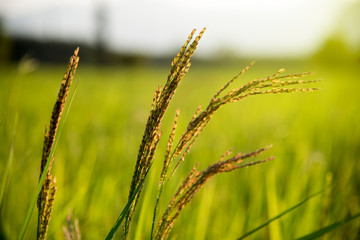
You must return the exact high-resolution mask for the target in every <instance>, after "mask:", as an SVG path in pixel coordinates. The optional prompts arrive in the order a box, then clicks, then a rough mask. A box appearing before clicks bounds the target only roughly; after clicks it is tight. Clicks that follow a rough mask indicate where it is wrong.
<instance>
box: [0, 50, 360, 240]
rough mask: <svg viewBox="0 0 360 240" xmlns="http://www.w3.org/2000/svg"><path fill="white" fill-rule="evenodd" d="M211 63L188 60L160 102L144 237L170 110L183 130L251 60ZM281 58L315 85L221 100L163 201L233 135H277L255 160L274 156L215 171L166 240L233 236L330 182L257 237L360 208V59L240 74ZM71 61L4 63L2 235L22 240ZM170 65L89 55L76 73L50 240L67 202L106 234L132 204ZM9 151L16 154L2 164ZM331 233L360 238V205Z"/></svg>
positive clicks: (142, 213)
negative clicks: (119, 62) (151, 116)
mask: <svg viewBox="0 0 360 240" xmlns="http://www.w3.org/2000/svg"><path fill="white" fill-rule="evenodd" d="M80 56H81V53H80ZM169 64H170V63H169ZM209 64H210V65H209V66H206V64H200V65H198V66H197V64H196V62H195V63H193V66H192V68H191V69H190V71H189V73H188V75H187V76H186V77H185V78H184V80H183V82H182V83H181V85H180V87H179V89H178V91H177V92H176V94H175V97H174V100H173V102H172V103H171V104H170V107H169V110H168V112H167V114H166V115H165V119H164V122H163V125H162V132H163V136H164V138H163V139H162V140H161V141H160V143H159V144H160V147H159V148H158V151H157V153H156V157H155V162H154V165H153V167H152V168H151V172H150V173H149V176H148V179H147V182H146V183H145V188H144V190H143V192H142V197H141V199H140V201H141V202H140V203H141V204H139V205H138V208H137V211H136V214H135V219H134V222H133V224H132V228H131V235H130V239H149V234H150V230H151V222H152V213H153V206H154V202H155V198H156V191H157V185H158V179H159V174H160V171H161V164H162V161H163V156H164V153H165V148H166V140H167V136H168V135H169V133H170V130H171V126H172V121H173V117H174V115H175V111H176V109H177V108H179V109H180V112H181V113H180V118H179V126H178V130H177V134H176V138H179V137H180V135H181V133H182V132H183V131H184V128H185V127H186V125H187V123H188V122H189V121H190V119H191V117H192V115H193V113H194V111H195V110H196V108H197V107H198V105H200V104H202V105H203V106H204V107H205V106H206V105H207V104H208V102H209V100H210V98H211V97H212V96H213V95H214V94H215V93H216V92H217V90H218V89H219V88H220V87H221V86H222V85H223V84H224V83H226V82H227V81H229V80H230V79H231V78H232V77H233V76H234V75H236V74H237V73H238V72H239V71H240V70H241V69H242V68H243V67H244V66H245V65H246V63H244V62H239V63H238V64H230V65H226V66H225V64H224V65H222V66H216V65H214V64H211V63H209ZM282 67H285V68H286V69H287V73H298V72H304V71H316V74H315V75H313V76H311V77H308V78H309V79H311V78H313V79H317V78H321V79H323V81H321V82H319V83H316V84H313V85H312V86H315V87H320V88H321V90H320V91H316V92H305V93H293V94H282V95H262V96H252V97H249V98H247V99H245V100H243V101H242V102H238V103H234V104H229V105H227V106H225V107H224V108H222V109H221V110H220V111H218V112H217V113H216V115H215V116H214V118H213V119H212V120H211V122H210V123H209V125H208V126H207V128H206V129H205V130H204V132H203V134H202V135H201V136H200V137H199V139H198V141H197V142H196V144H195V145H194V147H193V149H192V151H191V152H190V154H189V155H188V157H187V159H185V161H184V163H183V164H182V165H181V166H180V168H179V169H178V171H177V172H176V175H175V176H174V178H173V179H172V181H171V182H170V184H169V185H168V186H167V188H166V189H165V194H164V196H163V198H162V200H161V202H160V213H162V212H163V211H164V209H165V207H166V205H167V203H168V201H169V200H170V197H171V196H172V195H173V193H174V191H175V190H176V189H177V186H178V185H179V184H180V182H181V181H182V179H183V178H184V177H185V176H186V175H187V173H188V172H189V170H190V169H191V168H192V167H193V166H194V165H195V163H197V162H200V165H199V169H201V170H202V169H204V168H206V167H207V166H208V165H209V164H210V163H212V162H215V161H217V160H218V159H219V158H220V156H221V155H222V154H223V153H224V152H226V151H227V150H228V149H230V148H232V147H234V148H235V152H239V151H240V152H244V153H246V152H249V151H253V150H256V149H258V148H261V147H264V146H268V145H270V144H273V148H272V149H271V150H270V151H268V152H266V153H265V154H264V155H262V156H259V157H258V159H259V160H260V159H264V158H267V157H269V156H275V157H276V158H275V159H274V160H272V161H270V162H268V163H265V164H261V165H256V166H253V167H250V168H245V169H239V170H237V171H234V172H231V173H228V174H222V175H218V176H215V177H214V178H213V179H211V181H209V182H208V183H207V184H206V185H205V187H204V188H203V189H202V190H201V191H200V192H199V194H198V195H197V196H196V197H195V199H194V200H193V201H192V202H191V203H190V204H189V205H188V206H187V207H186V208H185V209H184V211H183V212H182V213H181V215H180V217H179V219H178V220H177V222H176V223H175V227H174V229H173V231H172V235H171V238H172V239H175V238H176V239H197V240H200V239H236V238H238V237H240V236H241V235H243V234H244V233H245V232H247V231H249V230H251V229H253V228H255V227H257V226H258V225H260V224H262V223H264V222H265V221H266V220H268V219H270V218H271V217H274V216H276V215H277V214H279V213H280V212H282V211H284V210H286V209H288V208H290V207H292V206H293V205H295V204H297V203H299V202H300V201H302V200H303V199H305V198H306V197H307V196H309V195H311V194H313V193H316V192H318V191H320V190H323V189H326V190H325V191H324V192H323V193H322V194H320V195H318V196H317V197H315V198H313V199H311V200H309V201H308V202H306V203H305V204H304V205H302V206H300V207H299V208H297V209H296V210H294V211H292V212H290V213H288V214H287V215H285V216H283V217H282V218H280V219H279V220H277V221H274V222H273V223H271V224H270V225H269V226H268V227H265V228H263V229H261V230H259V231H258V232H256V233H255V234H254V235H252V236H251V237H249V239H294V238H298V237H302V236H304V235H306V234H308V233H311V232H314V231H316V230H318V229H322V228H324V227H326V226H328V225H331V224H332V223H335V222H338V221H341V220H343V219H346V218H348V217H350V216H352V215H355V214H358V213H359V212H360V124H359V123H360V112H359V110H360V108H359V106H360V94H359V89H360V82H359V80H360V64H359V63H356V62H355V63H348V64H333V65H327V64H315V63H311V62H308V63H298V64H294V63H286V62H284V63H278V62H276V63H272V64H269V63H268V62H261V61H260V62H259V63H258V64H255V66H254V67H253V68H252V69H251V70H250V71H249V72H247V73H246V74H245V75H244V76H243V77H242V78H241V79H239V80H238V81H237V82H235V83H234V85H236V86H240V85H242V84H243V83H245V82H247V81H250V80H252V79H253V78H255V77H266V76H268V75H270V74H273V73H274V72H276V71H277V70H278V69H279V68H282ZM65 70H66V63H64V65H63V66H45V65H40V66H39V67H38V68H37V69H36V70H35V71H32V72H30V73H27V74H19V73H18V71H17V69H16V68H15V67H9V68H5V67H1V68H0V74H1V75H0V76H1V77H0V122H1V126H0V142H1V146H0V176H7V177H8V178H7V181H6V185H5V186H6V188H5V191H4V199H3V203H2V206H1V218H0V230H1V232H0V234H1V235H0V239H2V238H4V239H15V238H16V237H17V235H18V232H19V230H20V228H21V225H22V223H23V221H24V218H25V214H26V211H27V208H28V206H29V203H30V201H31V198H32V196H33V194H34V192H35V188H36V185H37V182H38V179H39V171H40V169H39V168H40V160H41V152H42V144H43V135H44V129H45V126H46V125H48V124H49V118H50V115H51V111H52V107H53V104H54V102H55V99H56V95H57V91H58V88H59V86H60V82H61V79H62V76H63V74H64V72H65ZM168 71H169V68H167V67H158V66H155V67H149V66H147V67H146V66H144V67H142V66H138V67H124V66H121V67H98V68H97V67H93V66H83V65H82V64H81V60H80V64H79V68H78V71H77V73H76V75H75V79H74V80H75V81H74V82H75V83H76V82H79V84H78V88H77V92H76V95H75V97H74V101H73V104H72V106H71V109H70V112H69V115H68V117H67V119H66V122H65V125H64V129H63V131H62V133H61V137H60V141H59V144H58V147H57V149H56V152H55V160H54V166H53V169H52V173H53V175H55V176H56V178H57V184H58V191H57V195H56V199H55V205H54V210H53V215H52V219H51V223H50V228H49V233H48V239H64V237H63V233H62V226H63V225H65V224H66V221H65V217H66V215H67V214H68V210H69V209H71V210H72V212H73V215H74V217H76V218H78V219H79V222H80V228H81V232H82V237H83V239H104V238H105V236H106V235H107V233H108V232H109V230H110V228H111V227H112V225H113V223H114V221H115V220H116V218H117V217H118V216H119V214H120V212H121V210H122V208H123V207H124V205H125V204H126V201H127V196H128V191H129V185H130V181H131V177H132V174H133V170H134V165H135V161H136V157H137V152H138V147H139V145H140V142H141V138H142V134H143V131H144V128H145V124H146V120H147V116H148V113H149V111H150V105H151V102H152V97H153V93H154V91H155V90H156V88H157V86H158V85H162V84H164V83H165V81H166V77H167V74H168ZM74 87H75V84H74V85H73V86H72V91H73V90H74ZM15 116H17V124H15V123H16V121H15ZM14 130H16V133H15V138H14V139H15V141H14V147H13V148H12V146H11V142H12V136H13V131H14ZM12 150H13V153H14V155H13V160H12V162H11V165H10V168H9V172H8V174H6V175H5V172H6V169H7V168H6V166H7V163H8V159H9V154H10V152H11V151H12ZM2 179H3V177H1V180H2ZM2 187H3V186H2ZM36 216H37V212H36V211H34V213H33V215H32V218H31V222H30V225H29V228H28V230H27V233H26V236H25V239H34V238H35V236H36V224H37V217H36ZM119 232H121V230H120V231H119ZM325 237H326V238H324V239H358V238H359V237H360V220H359V218H357V219H355V220H353V221H350V222H348V223H346V224H343V225H341V226H340V227H338V228H336V229H334V230H333V231H331V232H329V233H328V234H327V235H325Z"/></svg>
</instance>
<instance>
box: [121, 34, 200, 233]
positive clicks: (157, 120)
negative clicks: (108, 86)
mask: <svg viewBox="0 0 360 240" xmlns="http://www.w3.org/2000/svg"><path fill="white" fill-rule="evenodd" d="M204 31H205V28H204V29H203V30H202V31H201V32H200V33H199V35H198V36H197V37H196V38H195V39H194V40H193V41H192V43H190V41H191V39H192V38H193V36H194V34H195V29H194V30H193V31H192V32H191V34H190V35H189V37H188V39H187V40H186V42H185V43H184V45H183V46H182V48H181V49H180V52H179V53H178V54H177V55H176V57H175V58H174V60H173V61H172V63H171V70H170V73H169V75H168V78H167V82H166V84H165V85H164V87H163V88H161V87H159V88H158V89H157V90H156V92H155V96H154V99H153V103H152V106H151V111H150V115H149V117H148V121H147V124H146V127H145V132H144V135H143V139H142V142H141V145H140V148H139V153H138V157H137V161H136V165H135V171H134V174H133V177H132V181H131V186H130V191H129V198H130V197H131V196H132V195H133V193H134V191H135V189H136V188H137V187H138V186H139V185H140V183H141V181H142V180H143V179H144V178H145V173H146V172H147V171H148V169H149V166H150V165H151V163H152V162H153V159H154V154H155V151H156V148H157V145H158V142H159V139H160V136H161V132H160V126H161V121H162V119H163V117H164V114H165V112H166V110H167V108H168V106H169V103H170V101H171V99H172V97H173V95H174V94H175V91H176V89H177V87H178V86H179V84H180V82H181V80H182V79H183V77H184V76H185V74H186V73H187V72H188V71H189V68H190V65H191V64H190V59H191V57H192V56H193V54H194V51H195V49H196V47H197V45H198V42H199V40H200V38H201V37H202V35H203V33H204ZM140 194H141V187H140V190H139V192H138V193H137V194H136V196H135V201H134V203H133V204H132V205H131V208H130V210H129V212H128V214H127V216H126V220H125V226H124V236H125V237H126V236H127V234H128V232H129V227H130V222H131V219H132V216H133V214H134V211H135V208H136V204H137V201H138V199H139V196H140Z"/></svg>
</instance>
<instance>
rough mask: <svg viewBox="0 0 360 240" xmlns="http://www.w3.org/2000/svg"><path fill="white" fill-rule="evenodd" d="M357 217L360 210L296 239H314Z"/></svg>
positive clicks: (359, 214)
mask: <svg viewBox="0 0 360 240" xmlns="http://www.w3.org/2000/svg"><path fill="white" fill-rule="evenodd" d="M358 217H360V212H358V213H357V214H355V215H353V216H350V217H348V218H346V219H344V220H342V221H338V222H335V223H333V224H330V225H329V226H326V227H324V228H322V229H319V230H317V231H315V232H312V233H310V234H307V235H305V236H303V237H300V238H297V240H310V239H315V238H318V237H321V236H323V235H325V234H326V233H328V232H331V231H333V230H335V229H336V228H338V227H341V226H342V225H343V224H345V223H347V222H349V221H351V220H354V219H356V218H358Z"/></svg>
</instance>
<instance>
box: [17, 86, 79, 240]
mask: <svg viewBox="0 0 360 240" xmlns="http://www.w3.org/2000/svg"><path fill="white" fill-rule="evenodd" d="M77 86H78V84H77V85H76V86H75V90H74V92H73V93H72V95H71V96H70V104H69V106H68V108H67V110H66V112H65V114H64V118H63V120H62V121H61V122H60V125H59V128H58V132H57V134H56V137H55V141H54V147H53V148H52V149H51V152H50V155H49V157H48V159H47V163H46V165H45V168H44V171H43V173H42V174H41V177H40V180H39V183H38V185H37V187H36V191H35V194H34V196H33V198H32V200H31V203H30V205H29V208H28V210H27V212H26V216H25V220H24V223H23V225H22V227H21V230H20V233H19V236H18V238H17V239H18V240H22V239H24V236H25V232H26V229H27V227H28V225H29V222H30V218H31V215H32V212H33V211H34V208H35V205H36V201H37V198H38V196H39V193H40V191H41V188H42V186H43V184H44V181H45V178H46V175H47V172H48V170H49V166H50V162H51V161H50V159H52V157H53V156H54V152H55V149H56V146H57V143H58V141H59V138H60V135H61V131H62V128H63V125H64V123H65V120H66V117H67V115H68V113H69V109H70V106H71V103H72V101H73V98H74V96H75V93H76V89H77Z"/></svg>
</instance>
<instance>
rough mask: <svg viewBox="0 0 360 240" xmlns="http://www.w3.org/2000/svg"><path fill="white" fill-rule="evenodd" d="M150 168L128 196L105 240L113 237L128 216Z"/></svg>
mask: <svg viewBox="0 0 360 240" xmlns="http://www.w3.org/2000/svg"><path fill="white" fill-rule="evenodd" d="M151 166H152V163H151V164H150V166H149V168H148V170H147V171H146V173H145V175H144V177H143V179H142V180H141V182H140V184H139V185H138V186H137V188H136V189H135V191H134V193H133V194H132V195H131V196H130V198H129V200H128V202H127V203H126V205H125V207H124V209H123V210H122V211H121V213H120V215H119V217H118V219H117V220H116V221H115V223H114V225H113V227H112V228H111V230H110V232H109V234H108V235H107V236H106V238H105V240H110V239H112V238H113V237H114V235H115V232H116V231H117V230H118V229H119V227H120V225H121V223H122V221H124V218H125V216H126V214H128V212H129V211H130V208H131V205H132V204H133V202H134V200H135V197H136V195H137V194H138V192H139V191H140V189H141V188H142V186H143V184H144V181H145V179H146V175H147V174H148V172H149V170H150V168H151Z"/></svg>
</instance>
